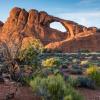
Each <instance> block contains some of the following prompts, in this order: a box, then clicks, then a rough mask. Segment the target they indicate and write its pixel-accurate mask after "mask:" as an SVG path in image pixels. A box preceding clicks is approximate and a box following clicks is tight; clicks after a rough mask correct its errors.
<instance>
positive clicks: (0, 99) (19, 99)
mask: <svg viewBox="0 0 100 100" xmlns="http://www.w3.org/2000/svg"><path fill="white" fill-rule="evenodd" d="M14 90H15V87H10V86H9V85H4V84H0V100H5V97H6V95H7V94H8V93H9V92H12V91H14ZM78 91H79V93H81V94H82V95H83V96H84V97H85V100H100V90H91V89H84V88H79V89H78ZM12 100H40V99H39V98H38V97H36V96H34V95H33V93H32V89H31V88H29V87H20V88H19V89H18V91H17V93H16V95H15V98H14V99H12Z"/></svg>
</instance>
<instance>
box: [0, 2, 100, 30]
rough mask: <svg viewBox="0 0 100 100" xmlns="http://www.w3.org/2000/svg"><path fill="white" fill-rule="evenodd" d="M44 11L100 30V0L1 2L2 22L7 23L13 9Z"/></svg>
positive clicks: (0, 14) (0, 16)
mask: <svg viewBox="0 0 100 100" xmlns="http://www.w3.org/2000/svg"><path fill="white" fill-rule="evenodd" d="M15 6H17V7H21V8H25V9H26V10H27V11H28V10H29V9H37V10H39V11H41V10H43V11H46V12H48V13H49V14H51V15H54V16H57V17H60V18H64V19H67V20H73V21H76V22H78V23H79V24H82V25H86V26H96V27H99V28H100V0H0V20H1V21H6V19H7V17H8V15H9V11H10V10H11V9H12V8H13V7H15Z"/></svg>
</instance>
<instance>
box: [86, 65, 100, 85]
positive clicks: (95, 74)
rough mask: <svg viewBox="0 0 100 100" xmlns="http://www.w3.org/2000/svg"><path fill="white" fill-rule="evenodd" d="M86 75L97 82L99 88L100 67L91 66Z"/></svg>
mask: <svg viewBox="0 0 100 100" xmlns="http://www.w3.org/2000/svg"><path fill="white" fill-rule="evenodd" d="M86 74H87V75H88V77H90V78H91V79H92V80H93V81H94V82H95V84H96V85H97V86H100V68H99V67H98V66H91V67H89V68H87V70H86Z"/></svg>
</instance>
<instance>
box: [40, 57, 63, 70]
mask: <svg viewBox="0 0 100 100" xmlns="http://www.w3.org/2000/svg"><path fill="white" fill-rule="evenodd" d="M60 65H61V59H59V58H57V57H52V58H47V59H46V60H43V61H42V66H43V67H46V68H50V67H59V66H60Z"/></svg>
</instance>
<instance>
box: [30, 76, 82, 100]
mask: <svg viewBox="0 0 100 100" xmlns="http://www.w3.org/2000/svg"><path fill="white" fill-rule="evenodd" d="M30 86H31V87H32V89H33V92H34V93H36V94H37V95H39V96H41V97H42V98H43V100H68V99H65V98H67V97H68V96H71V98H72V99H71V100H81V99H82V98H81V96H80V95H79V94H78V93H77V92H76V91H75V90H74V89H73V88H72V87H71V86H70V85H66V83H65V81H64V79H63V78H62V76H61V75H56V76H48V77H47V78H40V77H36V78H35V79H34V80H31V82H30ZM64 97H65V98H64Z"/></svg>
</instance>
